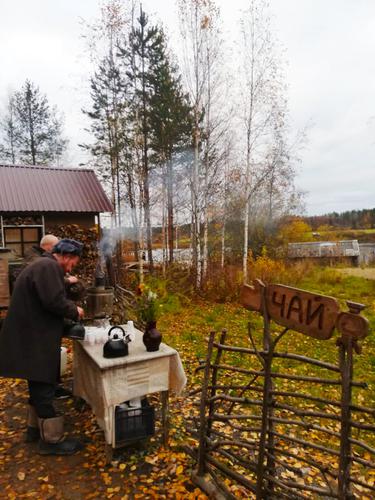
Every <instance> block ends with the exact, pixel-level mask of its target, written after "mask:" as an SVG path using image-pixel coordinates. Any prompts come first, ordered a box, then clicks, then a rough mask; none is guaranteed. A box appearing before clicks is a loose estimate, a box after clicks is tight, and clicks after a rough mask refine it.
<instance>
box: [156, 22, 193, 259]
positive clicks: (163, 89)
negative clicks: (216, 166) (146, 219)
mask: <svg viewBox="0 0 375 500" xmlns="http://www.w3.org/2000/svg"><path fill="white" fill-rule="evenodd" d="M180 80H181V78H180V76H179V75H178V73H177V67H176V66H174V65H173V64H172V63H171V61H170V57H169V55H168V51H167V45H166V39H165V35H164V32H163V31H162V30H161V29H159V30H158V33H157V36H156V43H155V44H154V46H153V50H152V58H151V60H150V68H149V75H148V81H149V85H150V90H151V99H150V116H149V122H150V130H151V140H150V145H151V147H152V149H153V151H154V160H156V161H157V162H158V163H160V164H162V165H165V167H166V168H165V170H166V175H165V176H164V177H165V184H166V186H165V187H166V194H167V196H166V197H167V220H168V224H167V233H168V234H167V240H168V250H169V258H168V260H169V262H170V263H171V262H173V247H174V193H173V187H174V178H173V177H174V172H173V161H172V157H173V154H174V153H175V152H176V151H178V149H179V148H182V147H184V146H186V145H190V143H191V135H192V114H191V108H190V106H189V104H188V99H187V96H186V95H185V94H184V93H183V90H182V85H181V81H180Z"/></svg>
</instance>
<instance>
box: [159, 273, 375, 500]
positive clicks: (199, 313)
mask: <svg viewBox="0 0 375 500" xmlns="http://www.w3.org/2000/svg"><path fill="white" fill-rule="evenodd" d="M288 285H290V286H295V287H297V288H301V289H304V290H308V291H312V292H315V293H319V294H323V295H329V296H333V297H336V298H337V299H338V300H339V302H340V306H341V310H342V311H347V310H348V308H347V305H346V300H351V301H354V302H361V303H363V304H365V305H366V306H367V307H366V309H365V311H364V315H365V316H366V317H367V318H368V320H369V325H370V333H369V335H368V337H367V338H366V339H364V340H362V341H360V345H361V348H362V352H361V354H355V355H354V379H355V380H356V381H359V382H366V383H367V388H366V389H364V388H353V402H354V403H355V404H358V405H361V406H367V407H371V408H375V338H374V327H375V281H374V280H370V279H365V278H362V277H358V276H349V275H344V274H342V273H341V272H340V271H339V270H334V269H331V268H326V269H324V268H311V269H309V270H307V271H306V273H304V274H303V275H301V273H300V272H299V273H298V278H295V279H293V273H289V274H288ZM249 322H250V325H251V331H252V332H253V336H254V339H255V342H256V344H257V346H258V348H260V349H261V348H262V340H261V339H262V318H261V316H260V315H259V314H257V313H252V312H249V311H247V310H245V309H244V308H243V307H242V306H241V305H239V304H233V303H225V304H217V303H213V302H206V301H199V302H195V303H194V302H190V303H189V304H186V305H182V304H181V306H180V309H179V310H178V311H176V310H175V311H173V313H170V314H166V315H164V316H163V317H162V318H161V320H160V321H159V326H160V330H161V331H162V332H163V338H164V339H165V341H166V342H167V343H169V344H170V345H172V346H174V347H175V348H176V349H177V350H179V352H180V355H181V358H182V360H183V363H184V365H185V369H186V372H187V375H188V379H189V384H190V388H194V387H196V388H198V387H200V386H201V383H202V378H201V376H202V370H200V371H198V372H197V371H196V368H197V367H198V366H199V363H200V362H202V360H204V359H205V357H206V353H207V337H208V335H209V332H210V331H211V330H215V331H218V332H219V331H221V330H222V329H223V328H226V329H227V331H228V336H227V341H226V343H227V344H229V345H234V346H246V347H251V344H250V341H249V337H248V333H247V325H248V323H249ZM272 331H273V335H276V333H277V332H280V331H281V327H278V326H277V325H275V324H273V328H272ZM337 338H338V333H337V332H336V331H335V333H334V335H333V337H332V338H331V339H329V340H325V341H320V340H316V339H313V338H311V337H308V336H306V335H303V334H301V333H297V332H293V331H289V332H288V333H287V334H286V335H285V336H284V337H283V339H282V340H281V341H280V343H279V345H278V347H277V351H278V352H290V353H296V354H301V355H304V356H308V357H310V358H314V359H317V360H322V361H326V362H329V363H332V364H335V365H338V347H337V346H336V340H337ZM222 361H223V362H224V363H226V364H230V365H231V366H236V367H241V368H248V369H253V370H257V369H260V368H261V366H260V363H259V361H258V360H257V359H256V357H255V356H254V355H252V356H250V355H248V354H243V353H228V352H226V353H225V354H224V356H223V360H222ZM273 371H277V372H281V373H284V374H289V375H304V376H309V377H323V378H330V379H339V378H340V375H339V373H333V372H331V371H329V370H326V369H324V368H320V367H315V366H312V365H310V364H306V363H301V362H298V361H294V360H289V359H280V358H277V359H275V360H274V362H273ZM220 373H222V375H221V377H222V378H221V379H220V381H222V382H223V381H225V380H226V381H230V382H231V383H233V384H240V385H246V383H248V382H249V375H243V374H240V373H234V374H233V373H232V374H230V375H229V374H228V372H227V373H225V372H224V371H222V372H220ZM255 385H257V386H258V388H261V386H262V378H261V377H260V378H259V379H258V380H256V383H255ZM275 388H276V389H277V390H280V391H295V392H300V393H304V394H310V395H311V396H313V397H318V398H325V399H328V400H331V401H336V402H338V403H340V388H339V386H332V385H321V384H314V383H311V382H303V381H291V380H285V379H275ZM232 395H236V394H235V393H233V394H232ZM246 395H247V396H248V397H250V398H254V397H255V399H256V398H258V397H259V392H258V393H255V392H254V391H253V392H251V391H248V393H247V394H246ZM280 400H281V402H283V403H284V404H289V405H293V406H295V407H297V408H299V407H301V408H305V409H306V408H307V409H308V410H314V411H325V412H328V413H330V414H335V415H337V416H339V413H340V412H339V407H338V406H334V405H328V404H323V403H319V402H308V401H305V400H298V399H296V398H290V397H287V396H285V397H283V399H281V398H280V399H279V401H280ZM186 408H187V409H188V411H187V412H186V414H185V418H186V419H187V418H188V417H189V416H190V413H191V412H192V404H188V405H187V406H186ZM245 409H246V405H243V406H242V407H241V408H240V409H239V407H237V413H240V412H241V411H242V412H244V411H248V409H247V410H245ZM183 411H184V410H183ZM251 411H254V412H259V409H256V408H255V409H254V408H252V409H251ZM279 411H280V410H279ZM258 414H259V413H258ZM279 415H280V416H285V411H284V412H283V411H281V413H279ZM352 418H353V419H354V420H355V421H362V422H364V421H366V422H368V423H373V422H370V421H368V420H363V418H364V416H363V414H361V413H355V414H353V417H352ZM366 418H369V417H368V414H367V415H366ZM303 421H304V422H306V421H309V422H313V423H315V424H317V425H320V426H321V427H325V428H329V429H331V431H335V432H338V431H339V423H338V422H337V421H336V422H335V421H331V420H326V419H322V418H318V417H303ZM279 430H281V431H283V432H286V433H287V434H288V433H291V434H290V435H294V436H296V437H299V438H302V439H305V440H310V441H313V442H315V443H317V444H324V445H326V446H327V445H328V446H331V447H332V448H334V449H336V450H337V449H338V440H337V438H332V437H329V436H328V437H327V435H326V434H324V433H323V434H322V433H319V432H314V431H309V430H306V429H300V428H298V427H293V426H286V427H285V428H284V427H283V425H281V424H280V425H279ZM353 437H355V438H357V439H361V440H363V441H365V442H367V443H368V444H369V445H370V446H372V447H374V446H375V435H374V433H373V432H367V431H360V432H358V430H353ZM285 446H287V444H286V445H285ZM354 451H355V453H356V454H358V456H362V457H365V458H367V459H370V456H369V453H363V450H361V449H360V448H355V447H354ZM298 453H300V454H301V456H302V455H305V454H307V453H308V451H307V450H306V449H304V448H303V447H302V448H301V447H300V448H298ZM314 455H315V458H316V459H317V460H320V461H321V462H322V463H324V464H325V465H326V466H328V467H329V466H330V460H332V457H331V458H327V456H324V454H321V453H319V452H316V451H314ZM306 456H308V455H306ZM371 459H372V460H374V457H372V458H371ZM333 462H335V460H333ZM333 462H332V467H334V468H335V467H337V463H336V462H335V463H333ZM297 466H298V465H297ZM353 470H354V471H355V472H354V473H355V474H357V475H361V477H365V478H366V480H372V479H369V478H368V477H367V474H368V471H367V472H366V471H365V470H364V469H361V468H360V467H359V466H354V468H353ZM370 474H371V472H370ZM357 493H359V490H358V491H357ZM363 498H367V497H363Z"/></svg>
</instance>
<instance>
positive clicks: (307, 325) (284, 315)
mask: <svg viewBox="0 0 375 500" xmlns="http://www.w3.org/2000/svg"><path fill="white" fill-rule="evenodd" d="M266 302H267V309H268V313H269V315H270V317H271V318H272V319H273V320H274V321H275V322H276V323H278V324H279V325H282V326H286V327H288V328H290V329H291V330H295V331H297V332H300V333H304V334H305V335H309V336H310V337H313V338H316V339H321V340H327V339H329V338H331V337H332V334H333V330H334V328H335V324H336V320H337V316H338V314H339V310H340V306H339V303H338V301H337V300H336V299H335V298H333V297H328V296H326V295H318V294H316V293H311V292H306V291H305V290H300V289H298V288H292V287H289V286H285V285H268V286H267V289H266Z"/></svg>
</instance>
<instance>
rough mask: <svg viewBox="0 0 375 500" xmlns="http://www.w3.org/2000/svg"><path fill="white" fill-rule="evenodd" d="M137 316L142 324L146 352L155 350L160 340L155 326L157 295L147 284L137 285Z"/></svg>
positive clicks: (157, 304)
mask: <svg viewBox="0 0 375 500" xmlns="http://www.w3.org/2000/svg"><path fill="white" fill-rule="evenodd" d="M138 295H139V299H138V318H139V320H140V322H141V323H142V324H143V325H144V329H145V330H144V334H143V343H144V344H145V346H146V350H147V351H148V352H153V351H157V350H158V349H159V346H160V342H161V339H162V337H161V333H160V332H159V331H158V330H157V328H156V321H157V318H158V312H159V302H158V296H157V294H156V293H155V292H153V291H152V290H151V289H150V288H149V287H148V286H146V285H144V284H141V285H139V286H138Z"/></svg>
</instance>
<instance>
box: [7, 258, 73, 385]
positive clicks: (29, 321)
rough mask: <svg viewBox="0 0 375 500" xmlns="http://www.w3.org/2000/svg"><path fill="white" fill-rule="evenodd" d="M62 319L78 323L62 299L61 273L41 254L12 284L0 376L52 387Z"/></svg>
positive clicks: (69, 307) (70, 304) (70, 308)
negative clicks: (42, 383) (36, 382)
mask: <svg viewBox="0 0 375 500" xmlns="http://www.w3.org/2000/svg"><path fill="white" fill-rule="evenodd" d="M64 318H70V319H72V320H77V319H78V311H77V306H76V305H75V304H74V302H72V301H70V300H68V299H67V298H66V295H65V286H64V272H63V269H62V267H61V266H60V265H59V263H58V262H57V260H56V259H55V258H54V257H53V255H51V254H49V253H45V254H44V255H43V256H42V257H40V258H38V259H37V260H36V261H34V262H33V263H32V264H30V265H29V266H27V267H26V268H25V269H24V270H23V271H22V272H21V274H20V275H19V276H18V278H17V280H16V284H15V287H14V290H13V294H12V298H11V302H10V306H9V311H8V314H7V316H6V318H5V320H4V323H3V326H2V329H1V331H0V376H1V377H10V378H23V379H26V380H33V381H38V382H47V383H52V384H54V383H56V381H57V378H58V371H59V366H60V347H61V336H62V332H63V323H64Z"/></svg>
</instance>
